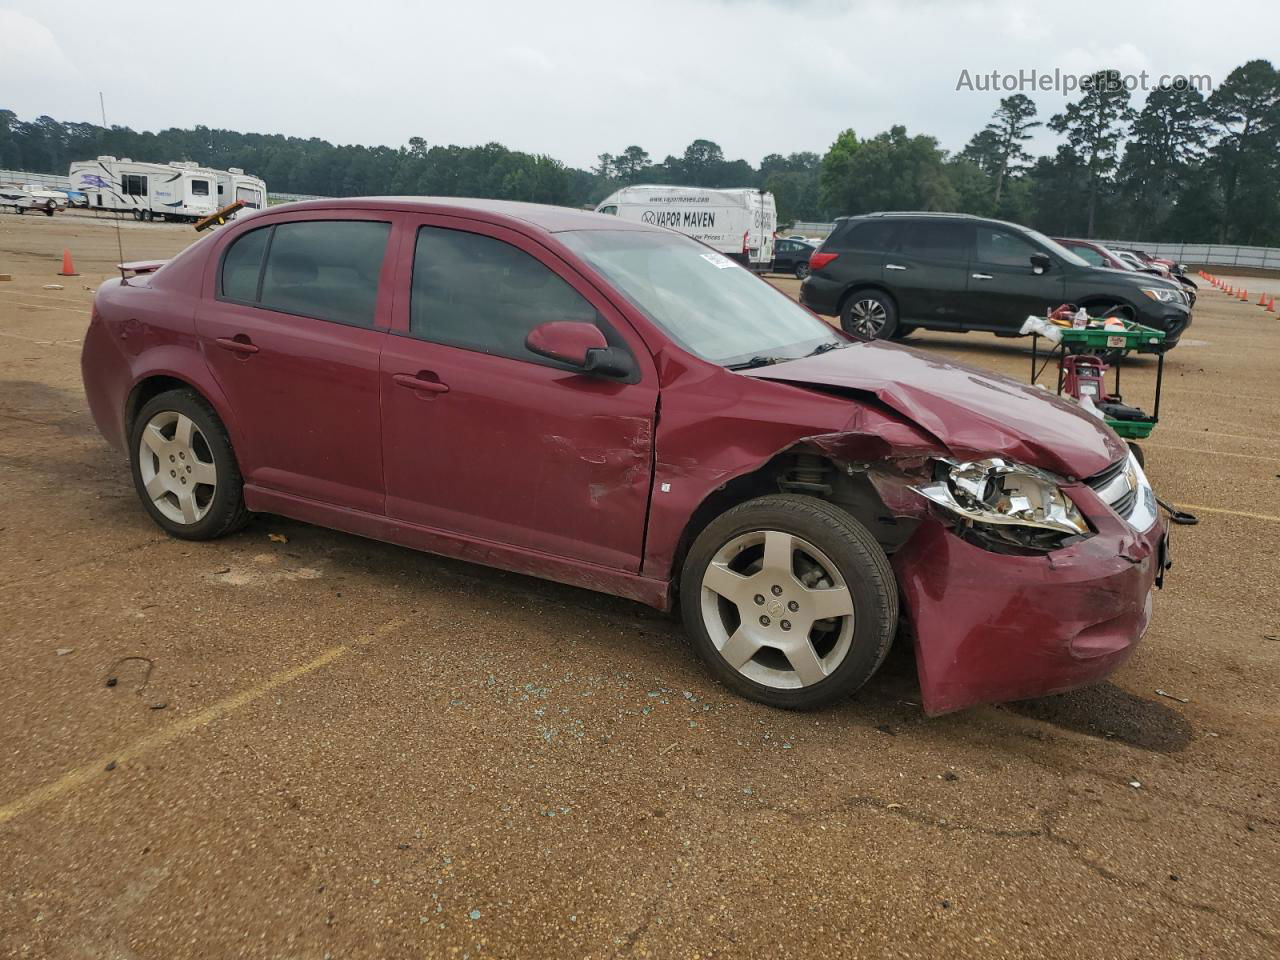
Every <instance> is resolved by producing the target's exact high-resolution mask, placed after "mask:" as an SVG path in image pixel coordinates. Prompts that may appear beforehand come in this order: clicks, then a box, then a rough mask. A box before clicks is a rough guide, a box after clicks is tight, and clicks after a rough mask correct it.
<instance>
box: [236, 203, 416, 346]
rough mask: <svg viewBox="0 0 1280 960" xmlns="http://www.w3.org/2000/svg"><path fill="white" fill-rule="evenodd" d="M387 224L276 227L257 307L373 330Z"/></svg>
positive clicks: (319, 223) (317, 222) (307, 222)
mask: <svg viewBox="0 0 1280 960" xmlns="http://www.w3.org/2000/svg"><path fill="white" fill-rule="evenodd" d="M390 233H391V224H389V223H378V222H374V221H366V220H301V221H297V222H295V223H282V224H279V225H278V226H276V227H275V229H274V230H273V233H272V237H271V244H270V246H269V247H268V249H267V258H266V265H265V267H264V268H263V271H262V287H261V290H262V292H261V295H260V296H259V298H258V299H259V302H260V303H261V305H262V306H264V307H266V308H267V309H269V310H278V311H280V312H281V313H294V314H298V315H299V316H304V317H314V318H316V319H317V320H330V321H333V322H334V323H348V324H351V325H352V326H357V327H372V326H373V311H374V306H375V305H376V304H377V301H378V279H379V277H380V275H381V273H382V257H383V254H384V253H385V252H386V249H387V237H388V235H389V234H390Z"/></svg>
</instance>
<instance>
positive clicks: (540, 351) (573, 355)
mask: <svg viewBox="0 0 1280 960" xmlns="http://www.w3.org/2000/svg"><path fill="white" fill-rule="evenodd" d="M524 345H525V347H526V348H527V349H528V350H529V351H530V352H531V353H536V354H537V355H538V356H540V357H547V358H548V359H550V360H558V361H560V362H561V363H567V364H568V365H569V366H571V367H577V368H578V369H579V370H580V371H581V372H583V373H591V374H596V375H598V376H603V377H626V376H629V375H630V374H631V371H632V363H631V357H630V356H628V355H627V354H626V352H625V351H622V350H617V349H615V348H613V347H611V346H609V341H607V340H606V339H605V338H604V334H603V333H602V332H601V331H600V328H599V327H597V326H596V325H595V324H594V323H582V322H579V321H574V320H555V321H552V322H551V323H544V324H541V325H540V326H537V327H534V328H533V329H532V330H530V331H529V335H528V336H527V337H525V341H524Z"/></svg>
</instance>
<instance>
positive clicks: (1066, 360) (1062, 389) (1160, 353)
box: [1031, 312, 1165, 463]
mask: <svg viewBox="0 0 1280 960" xmlns="http://www.w3.org/2000/svg"><path fill="white" fill-rule="evenodd" d="M1055 313H1056V312H1055ZM1117 320H1118V321H1119V323H1120V324H1123V328H1120V327H1118V326H1117V325H1116V323H1117ZM1105 322H1106V320H1105V319H1104V318H1092V317H1091V318H1090V319H1089V323H1090V324H1091V325H1090V326H1087V327H1084V328H1074V327H1063V328H1062V329H1061V331H1060V333H1061V340H1060V341H1059V343H1058V344H1057V345H1056V346H1055V347H1054V348H1053V349H1052V350H1050V351H1049V352H1048V353H1047V354H1045V355H1044V362H1043V363H1041V362H1040V361H1041V351H1040V336H1041V335H1040V334H1039V333H1035V332H1033V333H1032V334H1031V382H1032V384H1035V383H1036V382H1037V381H1038V380H1039V378H1040V376H1041V374H1042V373H1043V372H1044V369H1045V367H1047V366H1048V365H1049V364H1050V363H1051V362H1052V361H1053V360H1055V359H1056V360H1057V361H1058V385H1057V392H1058V393H1059V394H1060V395H1061V394H1066V395H1067V396H1069V397H1072V398H1074V399H1075V400H1076V401H1077V402H1079V403H1081V404H1083V405H1092V406H1093V407H1095V408H1096V409H1097V410H1098V412H1099V413H1101V414H1102V417H1103V419H1104V420H1106V423H1107V426H1109V427H1111V429H1112V430H1114V431H1115V432H1116V433H1117V434H1118V435H1119V436H1120V437H1121V438H1122V439H1124V440H1126V441H1127V442H1128V444H1129V447H1130V449H1132V450H1133V454H1134V456H1135V457H1137V458H1138V462H1139V463H1143V462H1144V458H1143V455H1142V448H1141V447H1139V446H1138V444H1137V441H1138V440H1145V439H1147V437H1149V436H1151V431H1152V430H1153V429H1154V428H1155V425H1156V424H1157V423H1159V422H1160V392H1161V389H1162V388H1163V386H1164V339H1165V335H1164V332H1163V331H1161V330H1156V329H1153V328H1152V327H1147V326H1143V325H1142V324H1140V323H1136V322H1134V321H1132V320H1125V319H1121V318H1111V319H1110V322H1111V324H1112V325H1111V326H1110V327H1106V326H1103V325H1102V324H1103V323H1105ZM1095 323H1096V324H1098V325H1097V326H1093V325H1092V324H1095ZM1129 353H1151V354H1155V355H1156V389H1155V397H1154V399H1153V406H1152V411H1151V413H1150V414H1148V413H1146V412H1145V411H1143V410H1140V409H1138V408H1137V407H1133V406H1130V405H1129V404H1126V403H1125V402H1124V399H1123V397H1122V396H1121V393H1120V366H1121V363H1120V360H1121V358H1123V357H1124V356H1125V355H1126V354H1129ZM1109 369H1114V371H1115V379H1114V386H1113V388H1112V392H1111V393H1108V392H1107V389H1106V384H1105V378H1106V374H1107V372H1108V370H1109Z"/></svg>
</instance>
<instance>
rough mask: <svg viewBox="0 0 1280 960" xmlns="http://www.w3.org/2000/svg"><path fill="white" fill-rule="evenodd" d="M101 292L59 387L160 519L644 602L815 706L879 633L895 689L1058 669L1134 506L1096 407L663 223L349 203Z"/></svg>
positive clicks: (1057, 681)
mask: <svg viewBox="0 0 1280 960" xmlns="http://www.w3.org/2000/svg"><path fill="white" fill-rule="evenodd" d="M134 270H135V275H134V276H132V277H130V278H129V279H127V280H113V281H110V282H107V283H104V284H103V285H102V286H101V287H100V289H99V291H98V295H97V300H96V303H95V305H94V310H93V319H92V323H91V324H90V327H89V331H88V333H87V335H86V339H85V345H84V355H83V374H84V383H85V390H86V393H87V395H88V399H89V405H90V407H91V408H92V411H93V415H94V418H95V420H96V422H97V424H98V427H99V429H100V430H101V431H102V433H103V435H104V436H105V437H106V438H107V440H108V441H109V442H110V443H111V444H112V445H114V446H116V447H118V448H120V449H122V450H124V451H126V452H127V454H128V456H129V458H130V460H131V462H132V470H133V480H134V484H135V486H136V488H137V491H138V495H139V497H140V499H141V501H142V505H143V507H144V509H145V510H146V511H147V512H148V513H149V514H150V515H151V517H152V519H153V520H154V521H155V522H156V523H157V524H159V525H160V526H161V527H162V528H164V529H165V530H166V531H168V532H169V533H170V534H172V535H174V536H177V537H184V538H189V539H193V540H204V539H210V538H213V537H218V536H222V535H224V534H227V533H230V532H231V531H234V530H236V529H238V528H239V527H241V526H242V525H243V524H244V523H245V522H246V521H247V520H248V519H249V517H250V515H251V514H252V513H255V512H268V513H275V514H281V515H284V516H288V517H293V518H295V519H297V520H301V521H306V522H309V523H315V524H319V525H322V526H326V527H333V528H335V529H338V530H344V531H347V532H349V533H353V534H358V535H361V536H366V537H372V538H375V539H378V540H385V541H389V542H392V543H397V544H401V545H404V546H407V547H412V548H415V549H419V550H424V551H429V552H431V553H436V554H443V555H447V556H451V557H459V558H462V559H465V560H470V561H473V562H476V563H482V564H487V565H489V566H493V567H500V568H503V569H506V570H514V571H518V572H521V573H526V574H532V575H535V576H539V577H545V578H548V579H551V580H557V581H560V582H563V583H569V584H576V585H578V586H581V587H586V588H589V589H592V590H598V591H603V592H606V593H611V594H616V595H619V596H622V597H628V598H631V599H633V600H637V601H640V602H642V603H646V604H650V605H652V606H654V607H657V608H659V609H668V608H672V607H678V608H679V610H680V612H681V614H682V616H683V619H684V622H685V625H686V629H687V632H688V634H689V636H690V638H691V640H692V643H693V646H694V648H695V649H696V650H697V652H698V653H699V654H700V656H701V657H702V658H703V659H704V660H705V661H706V662H707V664H709V666H710V668H711V670H712V671H713V672H714V673H715V674H716V676H718V677H719V678H720V679H721V680H722V681H723V682H724V683H726V684H727V685H729V686H730V687H732V688H733V689H735V690H736V691H738V692H740V693H741V694H743V695H745V696H748V697H752V698H754V699H757V700H760V701H763V702H765V703H769V704H773V705H776V706H781V707H795V708H799V707H811V706H816V705H819V704H823V703H828V702H830V701H832V700H834V699H836V698H838V697H843V696H846V695H848V694H849V693H851V692H852V691H854V690H856V689H857V688H859V687H860V686H861V685H862V684H864V683H865V682H866V681H867V680H868V678H870V677H871V676H872V674H874V673H875V671H876V669H877V667H879V665H880V663H881V662H882V661H883V659H884V657H885V654H886V653H887V651H888V649H889V646H890V643H891V642H892V641H893V639H894V637H895V636H896V635H898V632H899V631H898V628H899V626H900V621H909V623H910V625H911V629H910V630H909V631H903V636H904V637H910V638H912V639H913V640H914V643H915V647H916V659H917V663H918V667H919V674H920V684H921V688H922V693H923V702H924V708H925V710H926V711H928V712H929V713H941V712H945V711H948V710H955V709H958V708H961V707H964V706H967V705H970V704H975V703H980V702H989V701H998V700H1007V699H1015V698H1019V697H1031V696H1038V695H1042V694H1048V693H1054V692H1057V691H1062V690H1067V689H1070V688H1072V687H1076V686H1079V685H1082V684H1087V683H1091V682H1093V681H1096V680H1098V679H1099V678H1101V677H1103V676H1105V675H1107V674H1108V673H1110V672H1111V671H1112V670H1113V669H1115V668H1116V667H1117V666H1118V665H1119V664H1121V663H1122V662H1123V661H1124V660H1125V659H1126V657H1128V655H1129V654H1130V652H1131V651H1132V649H1133V647H1134V645H1135V644H1136V643H1137V641H1138V639H1139V638H1140V637H1141V636H1142V634H1143V633H1144V631H1145V630H1146V628H1147V624H1148V621H1149V619H1150V616H1151V598H1152V592H1153V587H1154V586H1156V585H1157V584H1158V583H1159V582H1160V581H1161V578H1162V574H1163V570H1164V567H1165V555H1166V554H1165V540H1166V527H1165V524H1164V521H1163V520H1162V519H1161V517H1160V516H1159V514H1158V511H1157V509H1156V501H1155V498H1154V494H1153V493H1152V490H1151V487H1150V485H1149V484H1148V482H1147V479H1146V477H1145V476H1144V474H1143V472H1142V468H1141V466H1140V465H1139V464H1138V463H1137V462H1136V461H1135V460H1134V458H1133V457H1132V456H1131V455H1130V453H1129V451H1128V449H1127V448H1126V446H1125V444H1124V443H1123V442H1122V441H1121V440H1120V439H1118V438H1117V437H1116V435H1115V434H1114V433H1112V432H1111V430H1109V429H1108V428H1107V427H1106V426H1105V425H1104V424H1103V423H1102V422H1101V421H1100V420H1097V419H1095V418H1093V417H1091V416H1089V415H1088V414H1086V413H1084V412H1083V411H1082V410H1081V409H1080V408H1079V407H1077V406H1076V405H1074V404H1073V403H1071V402H1069V401H1066V400H1063V399H1060V398H1058V397H1055V396H1052V395H1049V394H1046V393H1045V392H1044V391H1043V390H1039V389H1032V388H1030V387H1028V386H1025V385H1023V384H1021V383H1018V382H1016V381H1013V380H1009V379H1006V378H1004V377H1000V376H996V375H993V374H990V373H985V372H982V371H980V370H977V369H974V368H970V367H966V366H963V365H961V364H957V363H952V362H950V361H947V360H943V359H941V358H939V357H936V356H930V355H928V354H925V353H922V352H919V351H915V350H911V349H908V348H905V347H901V346H897V345H894V344H889V343H883V342H860V341H857V340H855V339H853V338H851V337H849V336H847V335H845V334H843V333H842V332H841V331H839V330H835V329H832V328H831V327H830V326H828V325H827V324H826V323H824V322H823V321H822V320H820V319H818V318H817V317H815V316H814V315H813V314H811V313H809V312H808V311H807V310H805V309H804V308H803V307H800V306H799V305H797V304H796V303H794V302H793V301H792V300H790V299H789V298H788V297H786V296H785V295H783V294H782V293H780V292H778V291H777V290H775V289H774V288H773V287H771V286H769V285H768V284H767V283H765V282H764V281H762V280H760V279H758V278H757V277H755V276H753V275H752V274H751V273H750V272H749V271H747V270H744V269H742V268H741V267H739V266H737V265H736V264H734V263H733V262H732V261H730V260H728V259H726V258H725V257H723V256H721V255H720V254H718V253H715V252H714V251H712V250H710V249H708V248H706V247H704V246H702V245H700V244H698V243H697V242H695V241H693V240H690V239H688V238H687V237H684V236H681V235H679V234H677V233H674V232H672V231H668V230H663V229H661V228H656V227H648V226H644V225H641V224H630V223H623V222H620V221H619V220H618V219H617V218H616V217H608V216H601V215H598V214H594V213H583V212H577V211H573V210H566V209H560V208H555V207H544V206H537V205H532V204H519V203H506V202H497V201H483V200H434V199H421V198H399V199H397V198H383V199H378V198H363V199H350V200H325V201H312V202H308V203H297V204H289V205H287V206H282V207H276V208H272V209H270V210H265V211H262V212H259V213H254V214H252V215H249V216H242V217H240V218H239V219H237V220H236V221H235V222H234V223H233V224H230V225H228V226H226V227H224V228H222V229H221V230H219V231H218V232H217V233H215V234H214V235H212V236H209V237H207V238H206V239H203V240H201V241H200V242H198V243H196V244H193V245H192V246H191V247H189V248H188V249H186V250H185V251H183V252H182V253H181V254H179V255H178V256H177V257H175V258H174V259H172V260H170V261H168V262H167V263H164V264H163V265H157V264H145V265H144V264H138V265H134Z"/></svg>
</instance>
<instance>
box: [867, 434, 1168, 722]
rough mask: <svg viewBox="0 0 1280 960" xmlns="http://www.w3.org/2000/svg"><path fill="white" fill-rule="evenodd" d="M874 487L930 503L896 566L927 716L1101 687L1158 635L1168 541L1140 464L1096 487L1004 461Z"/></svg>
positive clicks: (933, 467)
mask: <svg viewBox="0 0 1280 960" xmlns="http://www.w3.org/2000/svg"><path fill="white" fill-rule="evenodd" d="M871 476H872V477H873V478H874V479H876V481H877V488H878V489H880V490H881V491H882V494H888V493H889V492H890V491H889V490H886V489H885V487H886V485H887V484H889V483H893V485H894V486H895V487H896V488H897V489H896V490H894V491H893V493H894V494H895V497H894V499H895V501H896V502H897V503H899V504H903V503H904V498H903V497H902V495H901V491H902V486H903V485H904V484H905V486H906V488H907V489H908V490H909V491H910V492H911V493H912V494H914V495H915V498H916V502H915V509H914V510H913V511H912V514H913V517H914V519H916V520H917V521H918V525H917V526H916V528H915V530H914V532H913V534H912V536H911V537H910V538H909V539H908V540H907V541H906V542H905V543H904V544H903V545H902V547H901V549H899V550H896V551H895V552H894V554H893V556H892V557H891V561H892V563H893V567H894V571H895V573H896V574H897V579H898V585H899V590H900V592H901V596H902V600H903V607H904V609H905V611H906V612H907V616H908V617H909V619H910V623H911V627H912V628H913V631H914V633H915V639H916V664H917V669H918V673H919V677H920V690H921V697H922V701H923V706H924V709H925V712H926V713H928V714H930V715H936V714H941V713H947V712H950V711H953V710H959V709H962V708H964V707H969V706H974V705H976V704H981V703H993V702H1000V701H1006V700H1017V699H1024V698H1027V697H1036V696H1046V695H1049V694H1053V693H1061V692H1063V691H1066V690H1070V689H1074V688H1076V687H1080V686H1083V685H1087V684H1090V683H1095V682H1097V681H1099V680H1101V679H1102V678H1103V677H1105V676H1106V675H1107V674H1109V673H1110V672H1111V671H1113V670H1115V669H1116V668H1117V667H1118V666H1120V665H1121V664H1122V663H1123V662H1124V661H1125V660H1126V659H1127V658H1128V656H1129V655H1130V653H1131V652H1132V651H1133V648H1134V646H1135V645H1136V644H1137V642H1138V640H1139V639H1140V638H1141V637H1142V635H1143V634H1144V633H1145V632H1146V628H1147V624H1148V622H1149V620H1150V616H1151V607H1152V602H1151V598H1152V593H1153V590H1154V588H1155V587H1157V586H1158V585H1159V584H1160V582H1161V577H1162V573H1163V570H1164V568H1165V566H1166V565H1167V541H1166V537H1167V529H1166V527H1165V525H1164V523H1163V522H1162V521H1161V520H1160V518H1159V515H1158V512H1157V510H1156V503H1155V495H1154V493H1153V492H1152V490H1151V487H1150V484H1149V483H1148V482H1147V479H1146V477H1145V475H1143V473H1142V468H1141V466H1140V465H1138V464H1137V462H1136V460H1134V459H1133V458H1132V457H1130V458H1129V459H1128V460H1126V461H1124V462H1121V463H1118V464H1115V465H1113V466H1112V467H1109V468H1108V469H1107V470H1105V471H1103V472H1102V473H1101V474H1099V475H1097V476H1095V477H1093V478H1090V479H1088V480H1085V481H1072V480H1068V479H1066V478H1061V477H1057V476H1054V475H1053V474H1050V473H1048V472H1046V471H1043V470H1040V469H1038V468H1035V467H1030V466H1026V465H1023V464H1017V463H1012V462H1010V461H1007V460H1003V459H1000V458H988V459H981V460H970V461H960V460H956V459H953V458H949V457H937V458H933V459H932V460H930V461H928V462H927V463H926V464H925V465H924V466H923V469H922V470H920V471H919V472H918V473H917V476H916V477H914V478H911V477H906V476H902V475H900V474H898V472H897V471H892V472H886V471H873V472H872V474H871ZM912 481H914V482H912Z"/></svg>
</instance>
